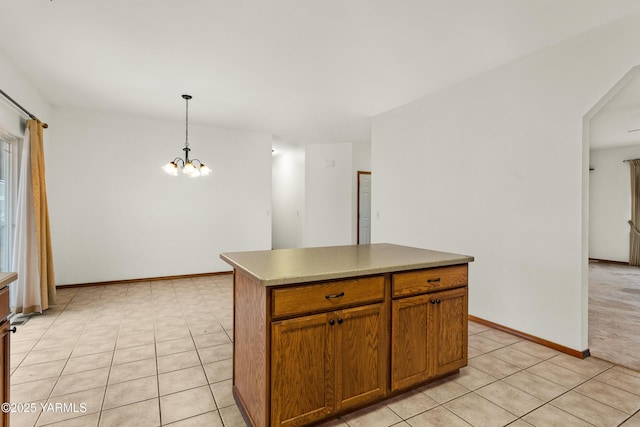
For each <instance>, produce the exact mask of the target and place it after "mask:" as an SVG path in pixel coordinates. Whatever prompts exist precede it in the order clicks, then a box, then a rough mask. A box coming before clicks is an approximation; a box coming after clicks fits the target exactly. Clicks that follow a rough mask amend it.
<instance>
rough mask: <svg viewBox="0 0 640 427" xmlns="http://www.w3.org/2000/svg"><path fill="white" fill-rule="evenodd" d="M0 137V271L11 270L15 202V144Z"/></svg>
mask: <svg viewBox="0 0 640 427" xmlns="http://www.w3.org/2000/svg"><path fill="white" fill-rule="evenodd" d="M10 141H11V140H10V139H9V138H5V137H3V136H2V135H0V271H9V270H10V269H11V251H12V248H13V229H14V224H13V207H14V200H15V194H16V191H15V188H16V183H17V182H16V181H17V180H16V178H15V163H14V162H15V160H14V157H15V156H13V154H12V150H11V149H12V147H13V146H14V145H15V144H12V143H11V142H10Z"/></svg>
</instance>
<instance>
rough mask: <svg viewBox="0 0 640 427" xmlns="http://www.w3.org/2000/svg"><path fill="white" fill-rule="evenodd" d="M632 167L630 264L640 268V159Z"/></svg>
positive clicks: (632, 163) (632, 161)
mask: <svg viewBox="0 0 640 427" xmlns="http://www.w3.org/2000/svg"><path fill="white" fill-rule="evenodd" d="M629 165H630V166H631V221H629V225H630V226H631V238H630V244H629V264H630V265H638V266H640V159H635V160H630V161H629Z"/></svg>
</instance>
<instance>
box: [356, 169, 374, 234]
mask: <svg viewBox="0 0 640 427" xmlns="http://www.w3.org/2000/svg"><path fill="white" fill-rule="evenodd" d="M360 175H371V171H358V178H357V181H358V209H357V212H356V243H357V244H358V245H359V244H360ZM369 220H371V219H369Z"/></svg>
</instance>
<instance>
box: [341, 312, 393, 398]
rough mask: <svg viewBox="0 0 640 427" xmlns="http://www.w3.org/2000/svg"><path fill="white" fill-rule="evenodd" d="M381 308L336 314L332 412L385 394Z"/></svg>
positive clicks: (385, 368)
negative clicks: (334, 392) (333, 404)
mask: <svg viewBox="0 0 640 427" xmlns="http://www.w3.org/2000/svg"><path fill="white" fill-rule="evenodd" d="M384 308H385V305H384V304H374V305H367V306H364V307H355V308H351V309H347V310H340V311H336V312H335V314H334V317H333V318H335V322H336V323H335V331H336V376H335V381H336V383H335V384H336V386H335V390H336V410H341V409H346V408H350V407H353V406H357V405H361V404H363V403H366V402H369V401H371V400H374V399H376V398H378V397H382V396H384V395H385V394H386V389H387V375H388V372H389V371H388V350H387V344H386V343H387V341H386V327H385V325H386V322H385V318H386V316H385V309H384Z"/></svg>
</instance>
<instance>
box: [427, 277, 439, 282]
mask: <svg viewBox="0 0 640 427" xmlns="http://www.w3.org/2000/svg"><path fill="white" fill-rule="evenodd" d="M438 282H440V278H439V277H438V278H436V279H427V283H438Z"/></svg>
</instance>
